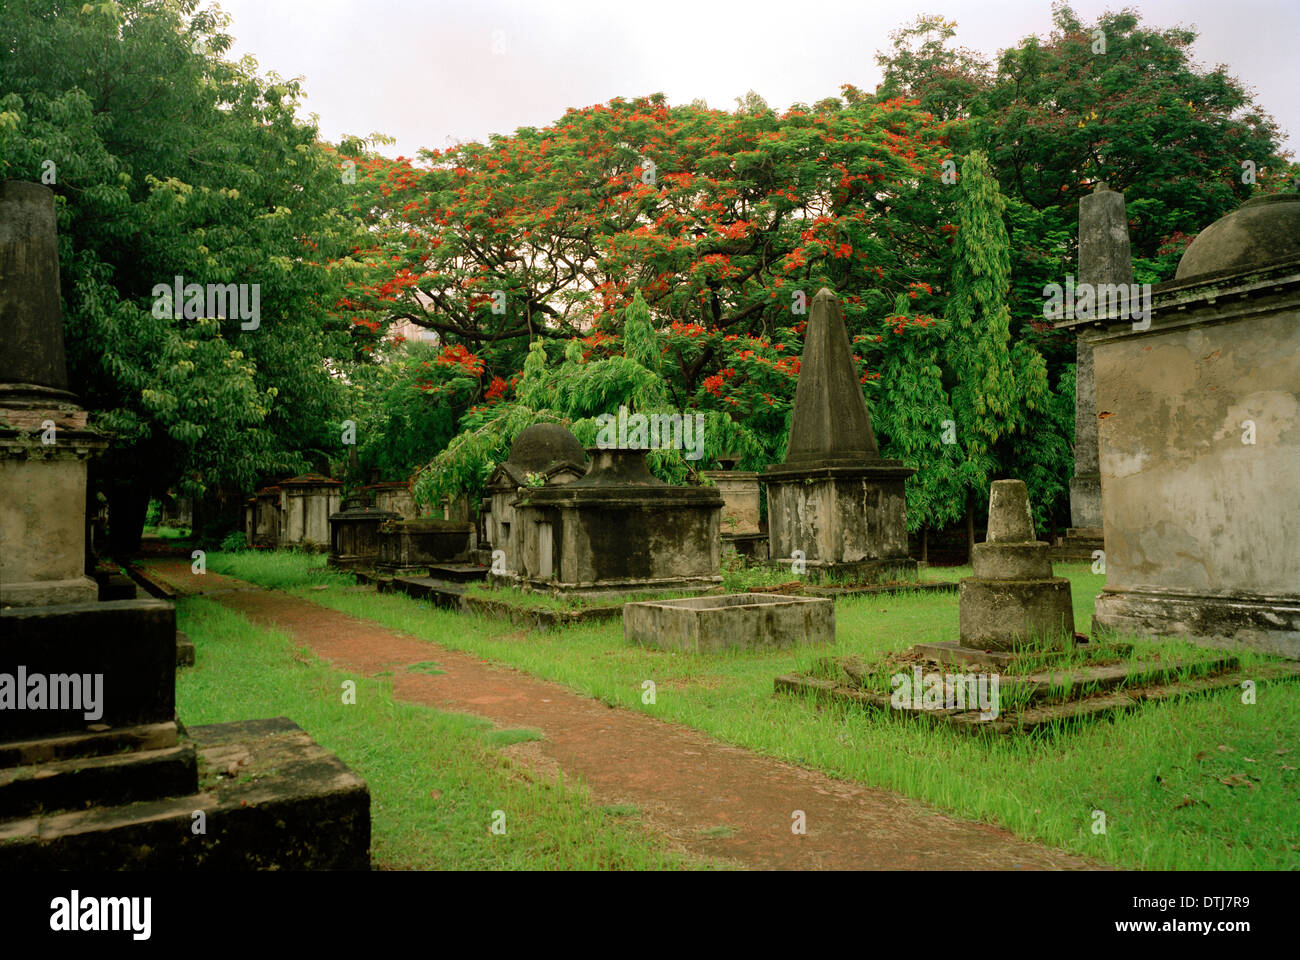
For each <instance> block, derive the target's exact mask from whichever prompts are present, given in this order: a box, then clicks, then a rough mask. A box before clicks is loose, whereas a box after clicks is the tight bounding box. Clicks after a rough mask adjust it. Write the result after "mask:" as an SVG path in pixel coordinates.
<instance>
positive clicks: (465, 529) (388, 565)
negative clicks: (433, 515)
mask: <svg viewBox="0 0 1300 960" xmlns="http://www.w3.org/2000/svg"><path fill="white" fill-rule="evenodd" d="M375 536H376V539H377V540H378V542H379V558H378V560H377V561H376V563H375V570H376V572H378V573H381V574H384V575H387V576H403V575H405V574H409V573H419V574H426V573H428V572H429V568H430V567H431V566H435V565H438V564H463V563H465V562H466V561H467V560H468V558H469V554H470V552H471V551H473V550H474V549H475V548H476V537H477V531H476V529H475V527H474V524H472V523H458V522H456V521H454V520H386V521H384V522H383V523H381V524H380V525H379V527H378V530H377V531H376V534H375Z"/></svg>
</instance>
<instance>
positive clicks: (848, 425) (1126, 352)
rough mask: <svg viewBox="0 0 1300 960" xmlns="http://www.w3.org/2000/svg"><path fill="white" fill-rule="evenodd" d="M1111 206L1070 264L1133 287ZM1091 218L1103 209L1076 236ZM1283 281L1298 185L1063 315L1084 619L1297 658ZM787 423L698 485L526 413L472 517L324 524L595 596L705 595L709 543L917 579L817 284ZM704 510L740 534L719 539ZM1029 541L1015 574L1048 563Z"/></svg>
mask: <svg viewBox="0 0 1300 960" xmlns="http://www.w3.org/2000/svg"><path fill="white" fill-rule="evenodd" d="M1123 210H1124V204H1123V199H1122V195H1119V194H1115V193H1114V192H1113V191H1109V190H1108V189H1107V188H1106V186H1105V185H1104V184H1102V185H1100V186H1099V187H1098V190H1097V192H1096V193H1095V194H1093V195H1092V202H1090V203H1085V204H1084V205H1083V207H1082V209H1081V220H1080V272H1081V276H1091V277H1092V278H1093V279H1094V280H1120V281H1123V280H1125V279H1131V265H1130V264H1129V256H1128V243H1127V234H1126V233H1125V232H1124V226H1125V222H1124V215H1123ZM1099 217H1111V218H1112V219H1114V220H1115V223H1114V224H1107V223H1101V225H1102V226H1105V227H1106V229H1101V230H1098V229H1094V228H1095V227H1097V226H1098V224H1097V223H1093V221H1094V220H1098V218H1099ZM1099 222H1100V221H1099ZM1117 225H1118V226H1117ZM1120 240H1122V241H1123V242H1122V244H1120V243H1119V241H1120ZM1099 244H1100V245H1101V249H1099V248H1098V247H1099ZM1112 248H1113V249H1112ZM1125 267H1127V275H1125V274H1124V268H1125ZM1107 270H1112V271H1114V273H1113V274H1112V275H1109V276H1108V275H1107V273H1106V271H1107ZM1298 293H1300V196H1296V195H1285V196H1272V197H1261V198H1257V199H1254V200H1251V201H1249V202H1247V203H1246V204H1244V205H1243V206H1242V207H1240V208H1239V209H1238V210H1236V211H1234V212H1233V213H1232V214H1229V215H1228V216H1227V217H1225V218H1223V219H1222V220H1220V221H1218V222H1217V223H1215V224H1213V225H1211V226H1210V227H1208V228H1207V229H1206V230H1204V231H1202V233H1201V235H1200V236H1199V237H1198V238H1197V240H1196V241H1195V242H1194V243H1193V244H1192V245H1191V246H1190V247H1189V248H1188V250H1187V252H1186V253H1185V255H1184V257H1183V259H1182V261H1181V263H1180V266H1179V268H1178V272H1177V275H1176V277H1175V279H1174V280H1173V281H1170V282H1168V283H1166V284H1162V285H1160V286H1159V287H1157V288H1155V291H1154V296H1153V297H1152V300H1151V304H1150V310H1149V316H1148V317H1146V318H1144V320H1143V322H1135V321H1134V319H1133V318H1132V317H1131V316H1130V314H1129V313H1128V312H1127V311H1126V310H1124V311H1121V310H1119V309H1111V310H1110V311H1109V312H1107V311H1106V310H1100V311H1098V312H1097V313H1095V314H1094V315H1092V316H1087V317H1082V318H1070V319H1067V320H1066V321H1065V322H1063V323H1062V324H1060V326H1061V327H1063V328H1075V329H1076V332H1078V334H1079V342H1080V370H1081V371H1084V370H1085V367H1086V374H1087V380H1088V386H1087V388H1086V390H1085V388H1084V387H1083V386H1081V387H1080V390H1079V409H1080V413H1079V419H1080V420H1081V421H1084V420H1087V421H1088V423H1087V424H1084V423H1082V422H1081V425H1080V429H1079V437H1080V439H1079V443H1078V446H1080V447H1085V446H1086V447H1088V448H1089V450H1085V451H1082V452H1080V451H1078V450H1076V457H1077V464H1076V474H1077V475H1078V476H1077V477H1076V480H1078V481H1079V482H1078V483H1076V484H1072V508H1073V507H1076V506H1078V507H1081V508H1086V509H1079V510H1076V516H1090V515H1091V514H1090V512H1091V511H1095V516H1097V517H1098V519H1099V521H1100V526H1099V527H1095V528H1094V527H1092V526H1091V524H1093V523H1096V522H1097V521H1094V520H1091V519H1089V520H1087V521H1086V522H1083V523H1080V531H1079V532H1081V533H1085V534H1088V533H1091V535H1092V536H1095V537H1097V539H1098V541H1099V544H1104V550H1105V553H1104V557H1105V572H1106V584H1105V587H1104V589H1103V591H1102V593H1101V595H1100V596H1099V597H1098V598H1097V600H1096V605H1095V616H1094V619H1093V626H1094V632H1096V633H1107V632H1110V633H1125V634H1130V635H1135V636H1175V637H1183V638H1187V639H1191V640H1193V641H1195V642H1198V643H1201V644H1203V645H1206V646H1220V647H1241V648H1247V649H1252V650H1256V651H1259V652H1262V653H1267V654H1274V655H1280V656H1283V657H1287V658H1290V659H1300V393H1298V391H1300V323H1297V312H1298V307H1300V298H1298V297H1297V294H1298ZM1112 306H1114V305H1112ZM1085 348H1086V355H1085ZM1079 380H1080V383H1081V384H1083V383H1084V373H1082V372H1081V373H1080V378H1079ZM1085 401H1086V403H1087V404H1088V406H1087V408H1086V409H1085ZM792 418H793V419H792V424H791V430H790V440H789V444H788V449H787V454H786V458H785V461H784V462H783V463H781V464H774V465H771V466H769V467H767V468H766V470H765V471H763V472H761V473H753V472H743V471H715V472H712V473H711V474H710V477H711V479H712V480H713V481H714V485H695V486H673V485H669V484H665V483H663V482H662V481H660V480H658V479H657V478H655V477H654V476H653V475H652V474H651V473H650V472H649V470H648V469H647V467H646V463H645V453H646V451H645V450H628V449H603V448H600V447H593V448H589V449H587V450H584V449H583V448H582V446H581V445H580V444H579V443H578V441H577V440H576V439H575V438H574V437H573V435H572V434H571V433H569V431H568V430H566V429H565V428H564V427H563V426H561V425H559V424H539V425H535V426H532V427H529V428H527V429H526V430H524V431H523V432H522V433H520V434H519V435H518V436H517V437H516V438H515V440H514V443H513V445H512V447H511V449H510V453H509V456H508V457H507V459H506V460H505V461H504V462H502V463H500V464H498V465H497V467H496V469H495V471H494V472H493V474H492V475H491V478H490V480H489V483H488V484H487V487H486V494H487V496H486V497H485V500H484V503H483V505H482V508H481V511H480V516H481V519H482V523H481V525H480V524H475V523H472V522H470V521H469V520H468V519H459V520H452V519H444V520H441V521H439V520H416V521H412V520H403V519H400V518H397V517H394V516H392V514H393V513H394V512H396V511H391V510H387V511H386V510H384V509H383V505H382V504H378V503H377V504H370V503H366V502H364V501H361V500H356V501H352V502H350V503H348V504H345V505H344V509H343V510H341V511H339V512H337V513H334V514H332V515H331V517H330V525H331V528H332V543H333V560H334V562H335V563H336V564H337V565H339V566H345V567H354V568H355V567H367V566H372V567H374V568H375V569H376V570H377V571H378V572H379V573H380V575H382V576H402V575H409V574H411V573H415V572H423V573H428V574H429V575H430V576H432V577H446V578H450V579H473V578H484V579H487V580H488V581H489V582H491V583H494V584H497V585H514V586H517V587H522V588H524V589H525V590H539V591H548V592H561V593H566V592H567V593H577V594H584V593H585V594H608V595H611V596H617V595H619V594H623V595H626V594H629V593H641V594H646V593H654V592H668V591H673V592H689V591H692V590H696V591H701V592H702V591H705V590H709V589H715V588H716V587H717V586H718V585H719V584H720V583H721V576H720V560H721V556H722V554H723V551H724V550H725V549H726V548H728V547H731V548H734V549H737V550H738V551H739V552H745V553H748V554H750V555H751V556H754V557H755V558H756V559H758V560H760V561H761V562H765V563H767V564H770V565H772V566H774V567H783V568H785V569H786V570H788V571H792V572H806V575H807V577H808V578H809V579H812V580H814V581H817V580H820V581H823V582H824V581H826V580H832V581H838V582H845V581H850V582H856V583H891V582H897V581H907V580H909V579H913V578H915V577H916V564H915V562H914V561H912V560H911V559H909V556H908V545H907V524H906V511H905V501H906V498H905V495H904V483H905V481H906V479H907V478H908V477H909V476H910V475H911V474H912V473H913V472H914V471H913V470H912V469H911V468H909V467H906V466H904V465H903V464H902V463H900V462H899V461H895V460H888V459H884V458H882V457H881V455H880V453H879V451H878V447H877V443H876V438H875V435H874V431H873V428H872V423H871V418H870V415H869V413H868V410H867V406H866V403H865V400H864V397H863V392H862V390H861V388H860V385H859V381H858V377H857V373H856V367H855V366H854V363H853V358H852V348H851V346H850V343H849V338H848V334H847V331H846V329H845V325H844V321H843V316H842V312H841V308H840V305H839V302H838V301H837V299H836V298H835V297H834V295H833V294H831V293H830V291H827V290H822V291H821V292H820V293H819V294H818V295H817V296H816V297H815V298H814V301H813V304H812V309H811V311H810V314H809V321H808V325H807V332H806V341H805V345H804V351H803V356H802V368H801V372H800V376H799V380H798V384H797V388H796V396H795V403H794V411H793V414H792ZM1085 426H1087V427H1089V429H1087V430H1085ZM1093 445H1095V446H1096V448H1097V449H1096V450H1095V451H1091V447H1092V446H1093ZM1090 451H1091V452H1090ZM1089 464H1091V469H1093V470H1095V472H1096V477H1095V480H1096V489H1095V490H1094V491H1091V492H1088V491H1087V490H1086V489H1085V484H1084V483H1083V481H1084V479H1085V476H1084V475H1085V473H1086V472H1087V470H1088V469H1089ZM760 478H761V480H762V485H763V487H765V489H766V497H767V508H768V511H767V512H768V532H767V535H766V536H763V534H762V533H760V532H759V531H758V530H757V517H758V513H759V511H758V498H759V496H760V493H759V489H760V487H759V480H760ZM724 514H725V515H731V516H738V517H741V518H743V519H744V520H745V521H746V522H747V523H752V524H753V526H752V527H751V526H746V527H744V528H738V525H737V524H736V523H730V524H725V526H728V527H729V528H730V529H724V520H723V518H724ZM991 522H992V520H991ZM986 552H987V551H986ZM1003 552H1005V551H1003ZM1033 555H1034V556H1035V557H1036V558H1037V559H1035V561H1034V563H1033V564H1030V566H1033V567H1035V569H1038V568H1041V567H1042V565H1043V564H1044V563H1046V562H1047V560H1046V555H1045V554H1042V552H1041V551H1039V550H1038V549H1037V548H1035V551H1034V552H1033ZM988 562H989V561H986V562H985V566H986V567H987V564H988ZM977 579H978V578H977ZM994 579H996V578H994ZM1030 579H1040V580H1050V579H1051V577H1050V572H1048V573H1046V574H1044V573H1043V571H1042V570H1041V569H1039V573H1038V574H1037V575H1035V577H1033V578H1030ZM1045 589H1046V588H1045ZM1053 589H1059V587H1058V588H1053ZM995 592H996V591H995ZM1049 592H1050V591H1049ZM994 600H997V601H998V602H1006V598H1005V597H1002V598H1000V599H999V598H996V597H991V599H990V602H991V603H992V602H993V601H994ZM1050 602H1051V603H1052V604H1054V605H1055V606H1054V607H1053V609H1056V608H1057V607H1059V600H1051V601H1050Z"/></svg>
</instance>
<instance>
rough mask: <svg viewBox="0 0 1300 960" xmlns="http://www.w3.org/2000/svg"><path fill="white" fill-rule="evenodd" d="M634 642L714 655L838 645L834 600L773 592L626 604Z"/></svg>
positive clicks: (626, 631) (628, 633)
mask: <svg viewBox="0 0 1300 960" xmlns="http://www.w3.org/2000/svg"><path fill="white" fill-rule="evenodd" d="M623 638H624V639H625V640H626V641H627V642H629V643H639V644H644V645H646V646H655V647H661V648H663V649H665V650H685V651H688V652H690V653H715V652H717V651H719V650H725V649H727V648H729V647H744V648H750V647H779V648H784V647H792V646H798V645H801V644H806V643H833V642H834V641H835V601H834V600H823V599H820V598H816V597H792V596H788V595H785V594H771V593H733V594H727V595H724V596H716V597H686V598H684V599H678V600H650V601H643V602H638V603H627V604H624V605H623Z"/></svg>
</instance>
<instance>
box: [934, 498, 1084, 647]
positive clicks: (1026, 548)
mask: <svg viewBox="0 0 1300 960" xmlns="http://www.w3.org/2000/svg"><path fill="white" fill-rule="evenodd" d="M1048 549H1049V547H1048V545H1047V544H1046V543H1044V542H1042V541H1040V540H1035V539H1034V521H1033V514H1032V513H1031V511H1030V509H1029V492H1028V490H1026V488H1025V484H1024V482H1023V481H1020V480H995V481H994V482H993V484H992V486H991V487H990V489H989V527H988V537H987V539H986V540H985V541H984V542H983V543H977V544H976V545H975V550H974V553H973V555H972V556H971V566H972V567H973V573H974V576H971V577H966V578H965V579H963V580H962V581H961V586H960V592H959V617H960V624H961V626H960V630H961V645H962V646H963V647H969V648H971V649H976V650H998V651H1010V650H1020V649H1024V648H1027V647H1043V648H1045V649H1060V648H1062V647H1066V646H1069V645H1070V644H1072V643H1073V642H1074V607H1073V604H1072V602H1071V597H1070V581H1069V580H1067V579H1065V578H1064V577H1054V576H1052V561H1051V559H1050V558H1049V556H1048Z"/></svg>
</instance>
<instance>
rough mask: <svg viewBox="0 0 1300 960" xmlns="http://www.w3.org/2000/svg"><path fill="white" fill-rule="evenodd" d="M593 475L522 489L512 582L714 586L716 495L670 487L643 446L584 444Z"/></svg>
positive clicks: (625, 589)
mask: <svg viewBox="0 0 1300 960" xmlns="http://www.w3.org/2000/svg"><path fill="white" fill-rule="evenodd" d="M587 453H588V454H589V455H590V456H591V461H592V463H591V469H590V470H589V471H588V472H587V474H586V476H584V477H582V478H581V479H579V480H574V481H572V482H570V483H566V484H563V485H557V486H548V487H532V488H527V489H525V491H524V492H523V493H522V494H521V495H520V497H519V499H518V500H516V501H515V504H514V516H515V522H514V525H513V527H512V529H511V531H510V536H511V539H512V542H513V543H514V544H515V557H516V560H517V562H518V563H519V579H520V582H521V584H522V585H523V586H525V587H528V588H530V589H534V590H544V591H558V592H578V593H629V592H638V593H639V592H645V591H665V592H666V591H680V590H706V589H712V588H714V587H716V586H717V585H718V584H720V583H721V582H722V576H721V573H720V569H721V548H720V542H719V532H720V531H719V524H720V520H721V513H722V502H723V501H722V495H721V494H719V493H718V491H717V489H716V488H713V487H697V486H672V485H669V484H666V483H664V482H663V481H662V480H660V479H659V478H657V477H655V476H654V475H653V474H652V473H651V472H650V470H649V468H648V467H647V466H646V462H645V455H646V451H645V450H619V449H601V448H600V447H591V448H588V450H587Z"/></svg>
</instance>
